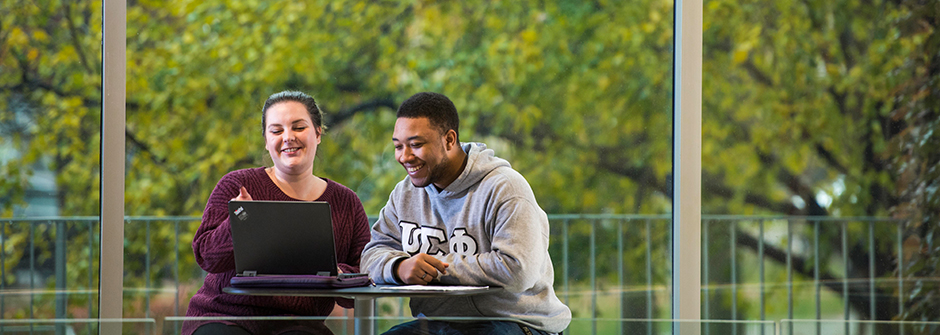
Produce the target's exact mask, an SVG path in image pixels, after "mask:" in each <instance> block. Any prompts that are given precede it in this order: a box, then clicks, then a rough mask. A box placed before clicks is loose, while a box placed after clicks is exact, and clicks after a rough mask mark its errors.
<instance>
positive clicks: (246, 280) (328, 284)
mask: <svg viewBox="0 0 940 335" xmlns="http://www.w3.org/2000/svg"><path fill="white" fill-rule="evenodd" d="M228 207H229V223H230V224H231V227H232V244H233V246H234V252H235V277H233V278H232V279H231V281H230V283H231V284H232V286H233V287H242V288H339V287H355V286H366V285H369V284H370V283H371V281H370V280H369V276H368V274H365V273H344V274H338V273H337V266H336V249H335V246H334V245H335V244H334V241H333V220H332V216H331V215H330V204H329V203H327V202H324V201H315V202H307V201H230V202H229V205H228Z"/></svg>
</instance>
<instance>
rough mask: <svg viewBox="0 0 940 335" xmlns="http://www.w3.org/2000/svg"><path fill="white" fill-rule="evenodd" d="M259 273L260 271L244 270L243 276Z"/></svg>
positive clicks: (252, 275)
mask: <svg viewBox="0 0 940 335" xmlns="http://www.w3.org/2000/svg"><path fill="white" fill-rule="evenodd" d="M257 275H258V271H244V272H242V276H243V277H254V276H257Z"/></svg>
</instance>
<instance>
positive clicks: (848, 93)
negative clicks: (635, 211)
mask: <svg viewBox="0 0 940 335" xmlns="http://www.w3.org/2000/svg"><path fill="white" fill-rule="evenodd" d="M920 7H921V6H919V5H916V4H914V3H913V2H907V1H900V2H896V1H881V0H877V1H858V0H837V1H800V2H792V1H764V0H754V1H750V0H744V1H742V0H708V1H705V13H704V14H705V33H704V44H705V46H704V48H705V49H704V51H705V52H704V54H705V56H704V60H703V61H704V65H703V66H704V78H705V80H704V83H703V90H704V94H703V95H704V97H703V120H704V121H703V153H702V155H703V156H702V160H703V164H702V165H703V171H702V182H703V188H702V189H703V191H702V192H703V194H702V196H703V199H704V201H703V245H704V249H703V256H704V257H703V272H704V274H703V282H704V284H705V292H704V294H705V300H704V304H703V317H705V318H710V319H738V320H761V319H772V320H780V319H793V318H798V319H841V320H859V319H861V320H865V319H867V320H933V319H937V318H938V317H940V314H938V312H937V304H936V303H935V302H929V301H935V300H936V299H933V298H930V297H932V293H927V292H928V291H929V292H933V291H935V290H934V289H927V287H933V288H935V287H936V279H934V278H936V277H937V271H936V270H935V269H933V268H930V269H927V268H925V267H924V265H925V264H931V263H935V262H936V257H937V256H936V255H935V253H927V252H922V251H921V250H932V249H931V248H934V247H933V246H932V245H933V242H932V239H931V238H930V236H932V235H933V234H934V233H935V232H936V230H937V227H938V226H937V225H936V222H937V216H936V215H937V213H940V212H938V208H937V205H938V204H940V202H938V199H940V198H938V197H940V194H938V193H936V192H934V191H931V190H932V189H935V188H936V180H937V175H938V171H937V169H936V168H934V167H935V166H937V163H938V159H940V157H938V154H937V152H938V151H937V145H938V141H937V140H936V136H934V135H930V134H933V133H934V131H935V130H936V129H937V123H936V120H937V114H936V111H937V110H938V109H937V101H938V100H936V99H934V98H928V97H927V95H930V94H927V93H926V92H927V91H925V90H927V89H928V87H932V86H930V85H933V84H928V83H933V82H935V81H936V78H937V74H936V71H927V70H925V69H926V66H927V65H925V64H936V63H931V62H934V60H933V59H934V55H936V53H937V52H936V51H937V49H936V48H937V45H936V43H932V42H931V43H928V42H927V39H928V36H933V35H931V33H930V32H929V31H927V30H924V29H921V28H919V27H920V26H919V24H920V23H921V22H927V21H930V22H933V21H931V20H934V18H935V17H936V13H935V12H931V11H925V10H924V9H922V8H920ZM930 38H932V37H930ZM930 90H932V89H930ZM931 94H932V93H931ZM924 248H927V249H924Z"/></svg>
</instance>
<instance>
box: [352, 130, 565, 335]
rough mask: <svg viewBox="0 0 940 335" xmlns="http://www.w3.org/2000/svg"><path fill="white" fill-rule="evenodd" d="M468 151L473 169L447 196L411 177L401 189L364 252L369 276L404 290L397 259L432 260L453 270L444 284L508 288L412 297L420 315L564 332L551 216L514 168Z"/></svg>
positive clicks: (474, 146) (479, 148)
mask: <svg viewBox="0 0 940 335" xmlns="http://www.w3.org/2000/svg"><path fill="white" fill-rule="evenodd" d="M462 148H463V150H464V151H465V152H467V153H468V158H467V165H466V167H465V168H464V170H463V172H462V173H461V174H460V176H459V177H457V180H455V181H454V182H452V183H451V184H450V185H448V186H447V188H445V189H444V190H443V191H440V192H438V190H437V188H435V187H433V184H432V185H429V186H427V187H422V188H417V187H415V186H414V185H413V184H412V183H411V180H410V179H409V177H405V179H404V180H402V181H401V182H399V183H398V185H396V186H395V190H393V191H392V193H391V195H389V199H388V203H387V204H386V205H385V208H382V210H381V211H380V212H379V218H378V221H376V223H375V224H374V225H373V226H372V241H371V242H369V244H367V245H366V247H365V249H364V250H363V252H362V260H361V266H362V269H363V271H365V272H369V273H370V274H371V277H372V280H373V281H375V282H376V283H378V284H401V283H400V282H398V281H397V280H396V276H395V275H394V274H393V273H392V267H393V266H394V264H395V263H396V261H397V260H399V259H403V258H406V257H410V256H412V255H416V254H418V253H426V254H429V255H433V256H434V257H436V258H437V259H439V260H441V261H443V262H445V263H448V264H450V266H449V267H448V268H447V271H446V272H445V273H444V274H443V275H442V276H441V277H440V278H439V280H440V282H442V283H444V284H451V285H489V286H500V287H503V289H504V290H502V291H500V292H498V293H493V294H481V295H474V296H460V297H443V298H412V299H411V310H412V313H413V314H414V315H415V316H417V315H418V314H424V315H425V316H429V317H432V316H437V317H449V316H459V317H493V318H514V319H519V320H521V321H523V322H524V323H527V324H529V325H530V326H533V327H535V328H537V329H541V330H544V331H548V332H552V333H558V332H561V331H562V330H564V329H565V328H566V327H567V326H568V323H569V322H570V321H571V310H569V309H568V307H567V306H565V305H564V304H563V303H562V302H561V301H560V300H558V297H556V296H555V291H554V289H553V288H552V282H553V281H554V270H553V268H552V260H551V258H550V257H549V255H548V236H549V228H548V217H547V216H546V215H545V212H544V211H542V209H541V208H540V207H539V205H538V203H536V201H535V195H534V194H533V193H532V189H531V188H530V187H529V184H528V182H526V180H525V178H524V177H522V175H521V174H519V173H518V172H516V171H515V170H513V169H512V167H510V166H509V162H507V161H506V160H504V159H501V158H498V157H495V156H494V153H493V150H490V149H486V145H485V144H483V143H463V145H462ZM403 236H404V238H403ZM402 241H404V243H402Z"/></svg>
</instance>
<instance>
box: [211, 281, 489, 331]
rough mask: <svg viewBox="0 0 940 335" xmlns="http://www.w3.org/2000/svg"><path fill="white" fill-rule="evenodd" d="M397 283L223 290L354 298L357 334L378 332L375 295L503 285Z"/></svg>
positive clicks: (480, 290) (476, 290) (477, 290)
mask: <svg viewBox="0 0 940 335" xmlns="http://www.w3.org/2000/svg"><path fill="white" fill-rule="evenodd" d="M383 287H394V285H378V286H363V287H347V288H335V289H314V288H235V287H226V288H223V289H222V292H225V293H228V294H241V295H259V296H294V297H342V298H350V299H353V300H354V302H355V306H354V307H355V312H353V316H354V317H355V333H356V334H357V335H372V334H375V327H374V325H373V323H372V318H373V317H375V299H376V298H387V297H392V298H394V297H409V298H429V297H441V296H461V295H476V294H485V293H494V292H499V291H502V290H503V289H502V288H501V287H488V286H479V287H472V288H466V289H461V290H447V288H448V287H447V286H430V287H431V288H440V290H428V291H424V290H421V291H415V290H399V289H388V288H383Z"/></svg>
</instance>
